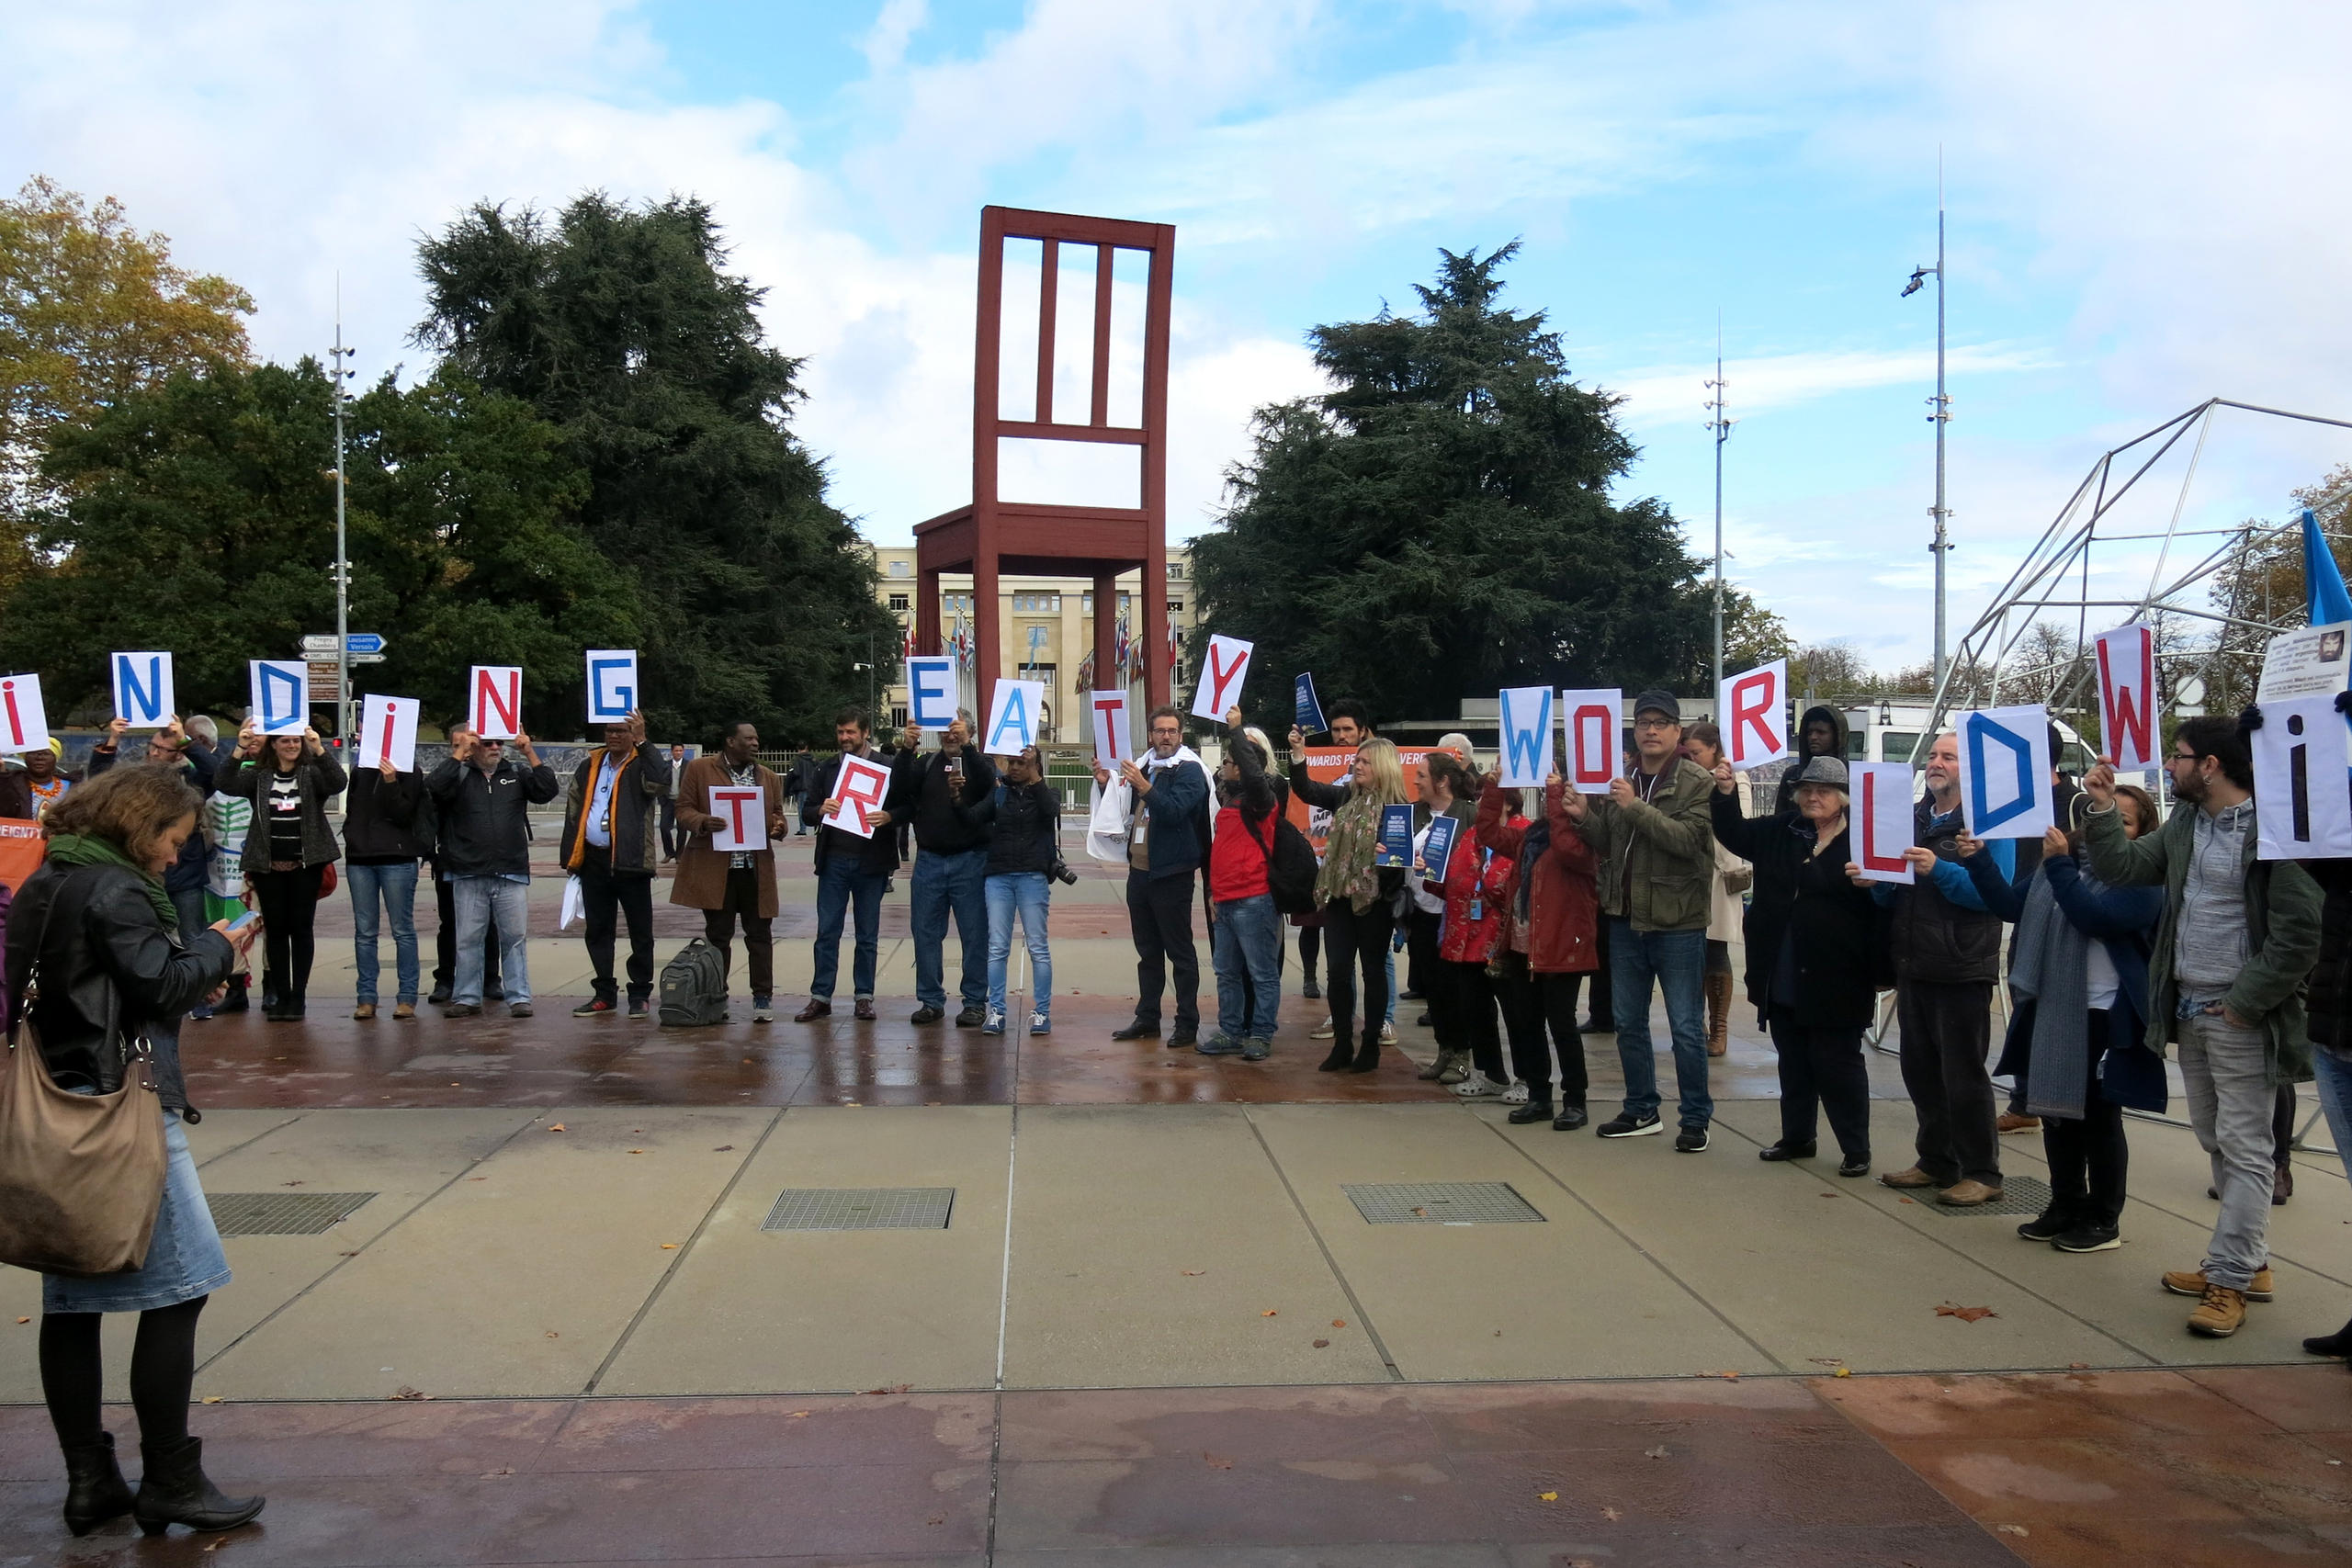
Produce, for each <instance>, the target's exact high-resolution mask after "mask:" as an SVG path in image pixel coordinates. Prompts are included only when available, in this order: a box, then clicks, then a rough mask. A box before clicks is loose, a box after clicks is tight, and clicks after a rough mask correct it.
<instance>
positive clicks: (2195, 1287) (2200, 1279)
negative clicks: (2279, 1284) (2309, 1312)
mask: <svg viewBox="0 0 2352 1568" xmlns="http://www.w3.org/2000/svg"><path fill="white" fill-rule="evenodd" d="M2161 1283H2162V1284H2163V1285H2164V1288H2165V1290H2167V1291H2170V1292H2172V1293H2173V1294H2174V1295H2176V1296H2201V1295H2203V1294H2204V1293H2205V1275H2204V1273H2203V1271H2202V1270H2200V1269H2184V1270H2182V1271H2181V1272H2179V1273H2177V1274H2166V1275H2165V1277H2164V1279H2163V1280H2162V1281H2161ZM2276 1293H2277V1292H2275V1290H2274V1289H2273V1287H2272V1284H2271V1280H2270V1270H2269V1269H2267V1268H2263V1269H2256V1271H2255V1276H2254V1280H2253V1282H2252V1283H2250V1284H2248V1285H2247V1286H2246V1288H2245V1299H2246V1300H2248V1301H2250V1302H2267V1301H2268V1300H2270V1298H2271V1297H2272V1296H2273V1295H2274V1294H2276Z"/></svg>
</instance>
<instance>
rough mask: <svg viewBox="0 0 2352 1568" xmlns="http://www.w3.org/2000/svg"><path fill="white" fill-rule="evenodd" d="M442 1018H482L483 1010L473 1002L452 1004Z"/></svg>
mask: <svg viewBox="0 0 2352 1568" xmlns="http://www.w3.org/2000/svg"><path fill="white" fill-rule="evenodd" d="M441 1016H442V1017H443V1018H480V1017H481V1008H480V1007H478V1006H476V1005H475V1004H474V1003H472V1002H451V1003H450V1004H449V1005H448V1007H447V1009H446V1010H444V1011H443V1012H442V1014H441Z"/></svg>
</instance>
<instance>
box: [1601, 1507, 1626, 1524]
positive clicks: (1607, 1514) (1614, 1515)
mask: <svg viewBox="0 0 2352 1568" xmlns="http://www.w3.org/2000/svg"><path fill="white" fill-rule="evenodd" d="M1600 1517H1602V1518H1604V1519H1609V1520H1612V1521H1613V1520H1617V1519H1622V1518H1623V1517H1625V1516H1624V1515H1623V1514H1621V1513H1619V1512H1618V1511H1617V1510H1616V1509H1614V1508H1612V1507H1611V1506H1608V1505H1607V1504H1606V1503H1604V1504H1602V1505H1601V1506H1600Z"/></svg>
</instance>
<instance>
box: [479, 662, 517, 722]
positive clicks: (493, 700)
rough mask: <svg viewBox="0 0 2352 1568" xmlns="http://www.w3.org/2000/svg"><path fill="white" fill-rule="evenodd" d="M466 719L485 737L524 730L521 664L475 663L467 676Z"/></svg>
mask: <svg viewBox="0 0 2352 1568" xmlns="http://www.w3.org/2000/svg"><path fill="white" fill-rule="evenodd" d="M466 722H467V723H469V724H470V725H472V726H473V727H474V733H475V734H477V735H479V736H481V738H482V739H484V740H512V739H515V737H516V736H518V735H520V734H522V733H523V667H522V666H521V665H519V664H477V665H475V666H474V667H473V671H472V673H470V674H469V675H468V676H467V677H466Z"/></svg>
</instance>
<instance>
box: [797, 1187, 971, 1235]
mask: <svg viewBox="0 0 2352 1568" xmlns="http://www.w3.org/2000/svg"><path fill="white" fill-rule="evenodd" d="M955 1206H956V1189H954V1188H953V1187H787V1188H786V1189H785V1190H783V1191H782V1192H781V1193H779V1194H777V1196H776V1201H775V1208H773V1209H770V1210H769V1211H768V1217H767V1218H766V1219H765V1220H763V1221H762V1222H761V1224H760V1228H761V1229H762V1230H763V1231H944V1230H945V1229H946V1228H947V1215H948V1212H949V1211H950V1210H952V1209H953V1208H955Z"/></svg>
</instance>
